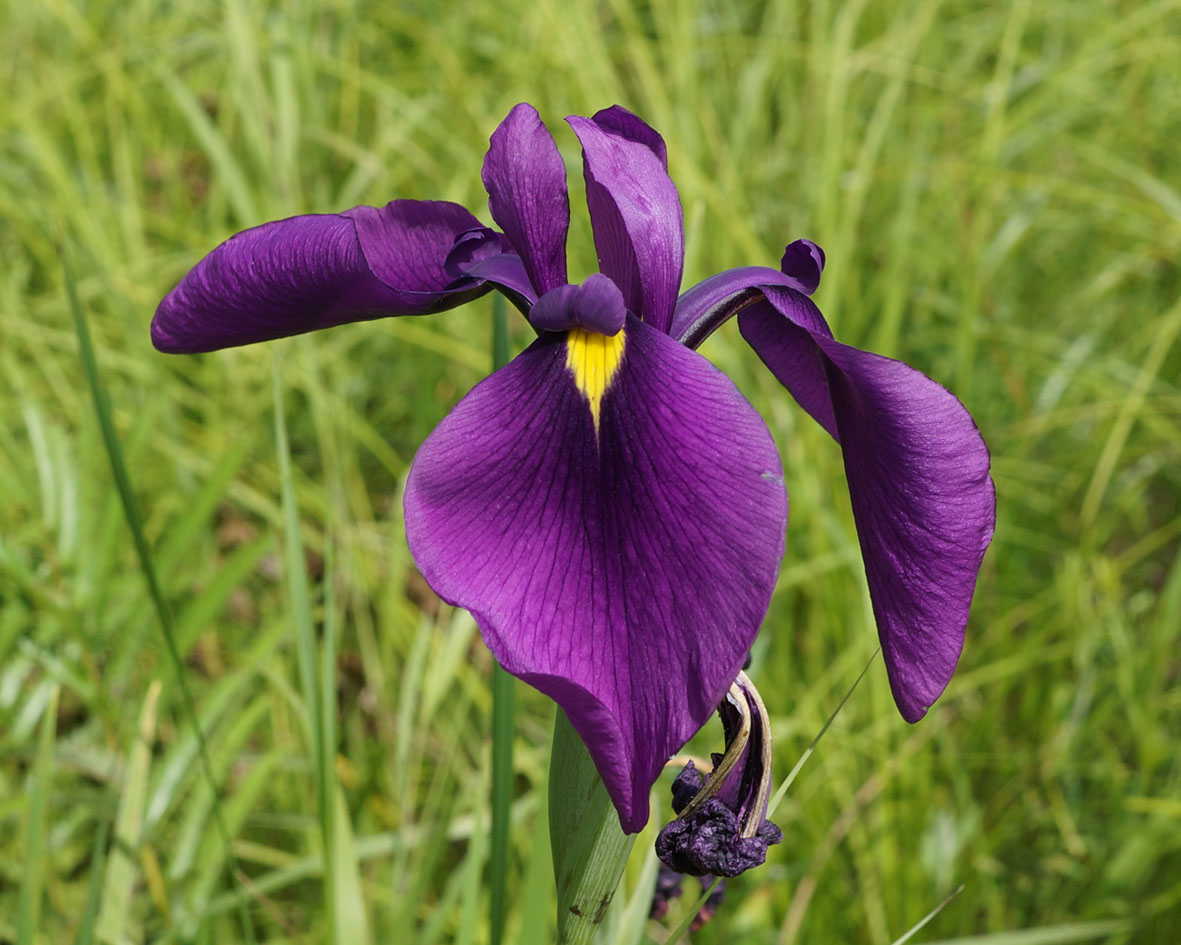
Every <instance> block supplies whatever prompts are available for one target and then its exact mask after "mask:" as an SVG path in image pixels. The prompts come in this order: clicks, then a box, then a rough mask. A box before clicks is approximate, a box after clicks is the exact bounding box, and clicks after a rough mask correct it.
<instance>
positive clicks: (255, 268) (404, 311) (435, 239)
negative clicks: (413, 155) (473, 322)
mask: <svg viewBox="0 0 1181 945" xmlns="http://www.w3.org/2000/svg"><path fill="white" fill-rule="evenodd" d="M479 225H480V224H479V221H478V220H477V219H476V218H475V217H473V216H472V215H471V214H470V213H468V212H467V210H465V209H464V208H463V207H460V206H459V205H458V204H453V203H446V202H443V201H419V200H396V201H394V202H393V203H391V204H388V205H387V206H385V207H382V208H380V209H379V208H375V207H357V208H355V209H353V210H350V211H346V212H345V213H343V214H311V215H306V216H298V217H291V218H289V219H286V220H279V221H276V222H274V223H265V224H263V225H262V226H257V227H254V228H253V229H250V230H245V231H243V232H241V233H238V234H236V235H235V236H231V237H230V238H229V239H228V240H226V241H225V242H224V243H222V244H221V245H220V246H218V247H217V248H216V249H214V250H213V252H211V253H209V255H207V256H206V257H205V258H204V259H202V260H201V261H200V262H199V263H197V265H196V266H194V267H193V269H192V270H191V271H190V272H189V273H188V274H187V275H186V276H185V277H184V279H182V280H181V282H180V284H179V285H177V287H176V288H175V289H173V290H172V291H171V292H170V293H168V295H167V296H165V298H164V300H163V301H162V302H161V303H160V305H159V307H158V308H157V309H156V315H155V318H154V319H153V320H152V342H153V344H155V346H156V347H157V348H159V349H160V350H161V351H168V352H173V353H190V354H191V353H195V352H199V351H213V350H215V349H217V348H228V347H233V346H235V345H244V344H250V343H252V342H255V341H267V340H270V339H272V338H284V337H287V336H288V335H298V334H300V333H302V332H306V331H313V330H315V329H319V328H330V327H332V326H334V325H341V324H344V323H346V322H354V321H365V320H368V319H373V318H381V317H382V316H386V315H425V314H428V313H431V312H439V311H443V310H444V309H448V308H454V307H455V306H457V305H462V304H463V303H464V302H468V301H470V300H471V299H473V298H475V297H476V296H479V295H482V294H483V293H484V292H486V291H487V287H485V286H483V285H480V284H474V285H473V284H472V283H471V282H470V281H469V282H468V283H467V284H466V285H464V286H460V287H452V279H451V277H450V276H449V275H448V274H447V272H446V270H445V266H444V263H445V261H446V258H447V254H448V253H449V252H450V250H451V247H452V244H453V242H454V240H455V237H456V236H457V235H458V234H459V233H462V232H463V231H465V230H468V229H470V228H472V227H478V226H479Z"/></svg>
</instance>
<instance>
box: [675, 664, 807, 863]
mask: <svg viewBox="0 0 1181 945" xmlns="http://www.w3.org/2000/svg"><path fill="white" fill-rule="evenodd" d="M718 715H719V716H720V717H721V719H722V725H723V728H724V730H725V734H726V752H725V754H722V755H717V754H715V755H714V756H713V763H714V767H713V771H711V772H710V775H709V778H708V779H703V778H702V776H701V772H699V771H698V770H697V766H696V765H695V764H694V763H693V762H692V761H690V762H689V763H688V764H686V765H685V768H684V770H683V771H681V773H680V774H679V775H677V778H676V780H675V781H673V786H672V794H673V810H674V811H675V812H676V814H677V818H676V820H674V821H673V822H672V823H670V824H667V825H666V826H665V827H664V829H663V830H661V831H660V835H659V836H658V837H657V838H656V855H657V856H659V857H660V859H661V861H662V862H663V863H664V864H665V865H666V866H668V867H669V869H671V870H673V871H675V872H677V873H685V874H688V875H690V876H708V875H713V876H728V877H733V876H738V875H739V874H741V873H745V872H746V871H747V870H749V869H753V868H754V867H756V866H761V865H762V864H763V862H764V861H765V860H766V858H767V847H769V846H771V845H772V844H776V843H779V842H781V841H782V840H783V833H782V832H781V831H780V829H779V828H778V827H776V826H775V825H774V824H773V823H771V822H770V821H769V820H767V801H768V797H769V794H770V790H771V733H770V730H769V729H768V727H767V710H766V707H765V706H764V705H763V700H762V699H761V698H760V697H759V693H758V690H757V689H755V687H754V684H753V683H752V682H751V681H750V678H749V677H748V676H747V675H746V673H739V674H738V679H737V680H735V682H734V685H732V686H731V687H730V691H729V693H728V694H727V695H726V698H725V699H724V700H723V701H722V703H721V704H720V705H719V706H718Z"/></svg>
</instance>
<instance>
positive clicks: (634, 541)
mask: <svg viewBox="0 0 1181 945" xmlns="http://www.w3.org/2000/svg"><path fill="white" fill-rule="evenodd" d="M621 337H622V340H623V349H622V358H621V360H618V362H617V363H616V364H615V366H614V367H612V366H611V365H612V362H611V361H610V359H609V358H608V359H607V362H606V363H607V370H606V375H605V376H606V377H607V378H608V380H607V383H606V385H605V389H604V391H603V393H602V397H601V401H600V402H599V404H598V409H597V411H594V410H592V409H591V405H590V398H589V397H588V396H587V395H586V394H584V392H583V391H582V390H580V388H579V386H578V385H577V383H576V380H575V378H576V376H577V375H576V371H575V369H574V368H573V367H568V364H571V365H576V364H577V362H578V359H579V358H581V357H583V356H584V354H585V352H582V353H579V351H578V350H577V346H578V345H579V344H584V343H585V344H587V345H603V344H606V343H607V341H609V340H604V339H603V338H602V336H580V333H579V332H576V331H575V332H569V333H564V334H546V335H544V336H542V337H541V338H540V339H538V340H537V341H536V342H534V344H533V345H532V346H530V347H529V348H528V349H527V350H526V351H525V352H523V353H522V354H521V355H519V356H518V357H517V358H516V359H514V360H513V361H512V362H511V363H510V364H509V365H508V366H507V367H505V368H503V369H501V370H500V371H497V372H496V373H495V374H493V375H492V376H491V377H489V378H487V379H486V380H484V381H483V382H481V383H480V384H478V385H477V386H476V387H475V388H474V389H473V390H472V391H471V392H470V393H469V394H468V395H467V396H466V397H465V398H464V399H463V400H461V401H460V403H459V404H458V405H457V406H456V408H455V409H454V410H453V411H452V412H451V413H450V414H449V415H448V416H447V417H446V418H445V419H444V420H443V421H442V423H440V424H439V426H438V428H437V429H436V430H435V431H434V432H433V433H432V434H431V435H430V437H428V438H427V440H426V442H425V443H424V444H423V445H422V447H421V449H420V450H419V452H418V455H417V457H416V458H415V461H414V465H413V467H412V468H411V471H410V477H409V481H408V482H407V486H406V499H405V506H406V531H407V538H408V539H409V542H410V548H411V551H412V552H413V554H414V558H415V560H416V561H417V563H418V566H419V569H420V570H421V571H422V573H423V575H424V576H425V577H426V579H427V581H428V582H429V583H430V585H431V586H432V587H433V588H434V589H435V591H436V592H438V593H439V595H440V596H441V597H443V598H444V599H445V600H447V601H449V602H450V603H452V604H455V605H457V606H460V607H465V608H467V609H468V610H470V611H471V612H472V614H473V615H474V616H475V618H476V620H477V621H478V623H479V625H480V628H481V631H482V632H483V635H484V639H485V641H486V642H487V644H488V646H489V647H490V648H491V650H492V652H493V653H494V654H495V655H496V657H497V659H498V660H500V662H501V663H502V664H503V665H504V666H505V668H506V669H508V670H509V672H511V673H513V674H514V675H516V676H519V677H520V678H521V679H523V680H525V681H526V682H528V683H530V684H531V685H533V686H535V687H537V688H538V689H540V690H541V691H542V692H544V693H546V694H547V695H549V696H551V697H552V698H553V699H555V700H556V701H557V702H558V703H559V705H561V706H562V708H563V709H564V710H565V711H566V713H567V715H568V716H569V717H570V720H571V722H572V723H573V725H574V727H575V729H577V731H578V732H579V734H580V735H581V736H582V738H583V740H584V741H585V742H586V744H587V747H588V749H589V750H590V753H591V757H592V758H593V759H594V761H595V763H596V765H597V767H598V769H599V772H600V774H601V775H602V778H603V781H604V783H605V784H606V787H607V790H608V792H609V794H610V795H611V798H612V800H613V801H614V803H615V806H616V808H617V809H618V811H619V815H620V819H621V822H622V824H623V828H624V830H626V831H628V832H635V831H638V830H640V829H641V828H642V827H643V826H644V824H645V823H646V821H647V817H648V792H649V789H650V788H651V785H652V784H653V782H654V781H655V779H656V777H657V775H658V774H659V772H660V770H661V768H662V766H663V765H664V763H665V761H666V760H667V759H668V757H669V755H670V754H671V753H673V752H674V751H676V750H677V749H678V748H679V747H680V746H681V745H682V744H683V743H684V742H685V741H686V740H687V739H688V738H689V737H690V736H691V735H692V734H693V733H694V732H695V731H696V730H697V729H698V728H699V727H700V726H701V724H702V723H703V722H704V721H705V720H706V719H707V718H708V717H709V715H710V714H711V713H712V712H713V710H714V708H715V706H716V705H717V703H718V702H719V701H720V699H721V698H722V695H723V694H724V693H725V692H726V690H727V688H728V687H729V685H730V683H731V682H732V681H733V679H734V677H735V676H736V675H737V672H738V670H739V669H740V668H741V666H742V662H743V660H744V658H745V656H746V652H747V648H748V647H749V645H750V643H751V641H752V640H753V639H754V636H755V634H756V632H757V630H758V627H759V623H760V621H761V619H762V617H763V615H764V613H765V611H766V607H767V604H768V602H769V600H770V595H771V591H772V588H773V586H774V583H775V578H776V574H777V572H778V568H779V562H780V559H781V557H782V554H783V542H784V526H785V523H786V517H787V495H786V493H785V491H784V488H783V482H782V471H781V467H780V463H779V457H778V453H777V451H776V449H775V446H774V443H773V442H772V440H771V437H770V435H769V433H768V431H767V428H766V426H765V425H764V424H763V422H762V420H760V419H759V417H758V415H757V414H756V413H755V412H754V410H753V409H752V408H751V406H750V405H749V404H748V403H747V402H746V400H745V399H744V398H743V397H742V395H741V394H739V393H738V391H737V390H736V389H735V388H734V386H733V384H732V383H731V382H730V381H729V380H728V379H727V378H726V377H725V376H724V375H723V374H721V373H720V372H718V371H717V370H716V369H715V368H713V367H712V366H711V365H710V364H709V363H708V362H707V361H705V360H704V359H703V358H701V357H699V356H698V355H697V354H695V353H694V352H692V351H689V350H688V349H686V348H684V347H683V346H681V345H679V344H677V343H675V342H673V341H672V340H671V339H669V338H667V337H666V336H664V335H663V334H661V333H660V332H658V331H656V330H654V329H652V328H651V327H649V326H647V325H645V324H644V323H642V322H640V321H638V320H637V319H635V318H633V317H629V318H628V320H627V324H626V327H625V328H624V332H623V335H622V336H621ZM579 338H581V340H579ZM587 376H590V375H587ZM600 376H602V375H600ZM584 382H585V383H587V384H588V386H589V387H593V384H591V382H589V381H585V377H584Z"/></svg>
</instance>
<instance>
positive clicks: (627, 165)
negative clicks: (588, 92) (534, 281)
mask: <svg viewBox="0 0 1181 945" xmlns="http://www.w3.org/2000/svg"><path fill="white" fill-rule="evenodd" d="M566 120H567V121H568V122H569V123H570V126H571V127H572V128H573V129H574V133H575V134H576V135H578V140H579V141H580V142H581V143H582V160H583V176H584V177H585V178H586V202H587V207H588V209H589V210H590V215H591V223H592V225H593V227H594V235H595V250H596V251H597V252H598V256H599V269H600V270H601V271H602V272H603V273H604V274H606V275H608V276H610V277H611V279H612V280H613V281H614V282H615V284H616V285H618V286H619V288H620V289H621V290H622V292H623V298H624V301H626V302H627V307H628V309H629V310H630V311H631V312H633V313H634V314H637V315H640V316H641V317H642V318H643V319H644V321H646V322H647V323H648V324H649V325H652V326H653V327H654V328H656V329H658V330H660V331H662V332H666V333H667V332H668V330H669V325H670V324H671V323H672V315H673V307H674V305H675V304H676V299H677V290H678V289H679V288H680V286H681V270H682V268H683V266H684V263H685V232H684V226H683V224H682V219H681V201H680V198H679V197H678V196H677V188H676V186H675V185H674V184H673V182H672V180H671V179H670V178H669V176H668V170H667V169H666V168H667V161H666V160H664V159H663V157H662V156H663V153H664V147H663V145H664V143H663V141H662V140H661V139H660V136H659V135H658V134H657V133H656V132H655V131H653V130H652V129H651V128H649V127H648V126H647V125H646V124H644V122H642V121H641V120H640V119H639V118H637V117H636V116H635V115H633V114H631V112H628V111H627V110H625V109H622V108H619V106H615V107H614V108H611V109H607V110H606V111H605V112H600V113H599V114H598V115H596V116H595V117H594V118H581V117H578V116H571V117H570V118H567V119H566Z"/></svg>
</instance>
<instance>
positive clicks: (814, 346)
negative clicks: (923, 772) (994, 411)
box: [738, 286, 996, 722]
mask: <svg viewBox="0 0 1181 945" xmlns="http://www.w3.org/2000/svg"><path fill="white" fill-rule="evenodd" d="M762 291H763V294H764V296H765V298H766V301H762V300H760V301H757V302H755V303H754V304H751V305H750V306H749V307H747V308H746V309H745V310H744V311H743V312H742V313H741V314H740V315H739V317H738V324H739V328H740V329H741V331H742V335H743V337H744V338H745V339H746V340H747V341H748V342H749V343H750V345H751V346H752V347H753V348H754V349H755V351H756V352H757V353H758V355H759V357H760V358H761V359H762V360H763V363H764V364H766V365H767V367H768V368H770V369H771V372H772V373H773V374H774V375H775V376H776V377H777V378H778V379H779V381H780V382H781V383H782V384H783V385H784V386H785V387H786V388H787V389H788V390H789V391H790V392H791V393H792V395H793V396H794V397H795V398H796V399H797V400H799V401H800V403H801V404H802V405H803V406H805V407H806V408H807V409H808V411H809V413H811V414H812V415H813V416H814V417H815V418H816V419H817V420H818V421H820V422H821V424H822V425H824V426H825V428H826V429H828V430H829V432H830V433H832V434H833V436H834V437H836V438H837V440H838V441H839V442H840V444H841V449H842V452H843V454H844V461H845V474H846V477H847V478H848V481H849V494H850V498H851V500H852V505H853V516H854V519H855V521H856V524H857V534H858V537H859V539H860V542H861V553H862V557H863V558H864V560H865V573H866V578H867V581H868V584H869V590H870V596H871V598H872V602H873V610H874V616H875V618H876V621H877V625H878V634H879V636H880V638H881V642H882V650H883V653H884V654H885V659H886V666H887V669H888V672H889V677H890V686H891V689H892V690H893V693H894V700H895V702H896V703H897V705H898V708H899V710H900V711H901V713H902V716H903V717H904V718H905V719H906V720H907V721H908V722H916V721H918V720H919V719H920V718H922V717H923V716H924V715H925V714H926V712H927V710H928V709H929V708H930V706H931V705H932V703H934V702H935V700H936V699H937V698H939V696H940V694H941V693H942V692H943V690H944V689H945V688H946V686H947V683H948V681H949V680H950V679H951V675H952V673H953V672H954V671H955V666H956V662H957V660H958V659H959V655H960V651H961V649H962V648H963V642H964V630H965V628H966V626H967V621H968V610H969V607H970V605H971V602H972V595H973V593H974V591H975V587H976V578H977V575H978V573H979V570H980V563H981V560H982V559H983V556H984V552H985V549H986V548H987V547H988V544H989V542H990V541H991V540H992V532H993V524H994V520H995V513H996V497H995V492H994V488H993V483H992V480H991V478H989V474H988V470H989V455H988V448H987V447H986V446H985V444H984V440H983V438H982V437H981V436H980V432H979V430H977V428H976V424H975V423H974V422H973V420H972V417H971V415H970V414H969V413H968V411H967V410H966V409H965V408H964V406H963V404H961V403H960V402H959V401H958V400H957V399H956V398H955V396H954V395H953V394H951V393H950V392H949V391H948V390H946V389H945V388H943V387H941V386H940V385H939V384H937V383H935V381H933V380H931V379H930V378H929V377H926V376H925V375H924V374H921V373H920V372H919V371H916V370H915V369H914V368H912V367H910V366H908V365H906V364H903V363H902V362H901V361H894V360H891V359H890V358H885V357H882V356H881V355H877V354H874V353H872V352H869V351H861V350H859V349H857V348H853V347H850V346H849V345H844V344H841V343H840V342H838V341H836V340H834V339H833V337H832V335H831V332H829V331H828V328H827V325H824V324H823V319H822V318H821V316H820V312H819V310H818V309H816V307H815V305H813V304H812V302H811V300H809V299H808V298H807V297H806V296H804V295H803V294H802V293H800V292H799V291H797V290H795V289H793V288H786V287H783V286H764V287H763V289H762Z"/></svg>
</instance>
